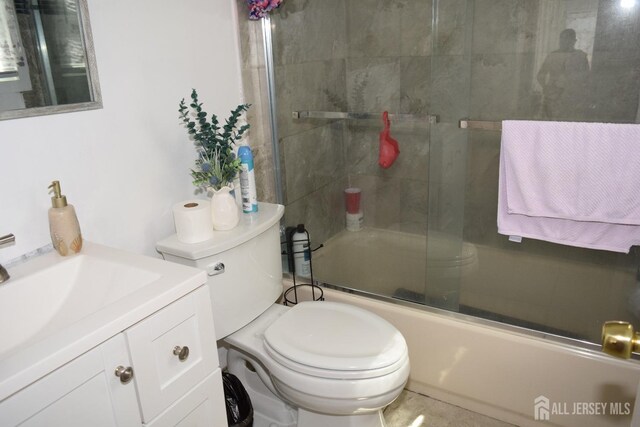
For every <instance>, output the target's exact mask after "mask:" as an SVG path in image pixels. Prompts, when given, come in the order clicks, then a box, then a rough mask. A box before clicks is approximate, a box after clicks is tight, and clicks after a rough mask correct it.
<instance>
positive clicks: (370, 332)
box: [157, 203, 409, 427]
mask: <svg viewBox="0 0 640 427" xmlns="http://www.w3.org/2000/svg"><path fill="white" fill-rule="evenodd" d="M283 214H284V207H283V206H281V205H275V204H268V203H260V204H259V209H258V212H257V213H255V214H251V215H244V216H243V219H242V221H241V223H240V224H239V225H238V226H237V227H236V228H234V229H232V230H229V231H222V232H216V233H215V236H214V237H213V238H212V239H210V240H207V241H204V242H201V243H195V244H184V243H180V242H179V241H178V240H177V237H176V236H175V235H173V236H170V237H168V238H166V239H164V240H162V241H160V242H158V244H157V249H158V251H159V252H160V253H161V254H162V256H163V257H164V258H165V259H166V260H168V261H172V262H178V263H181V264H186V265H190V266H194V267H198V268H201V269H204V270H206V271H207V273H208V275H209V278H208V282H207V284H208V285H209V290H210V294H211V301H212V306H213V316H214V325H215V328H216V337H215V339H216V340H217V341H218V342H217V344H218V348H219V352H220V354H222V355H225V354H226V359H227V369H228V370H229V372H230V373H232V374H234V375H236V376H237V377H238V378H239V379H240V380H241V381H242V383H243V385H244V386H245V388H246V389H247V391H248V393H249V396H250V398H251V401H252V404H253V407H254V412H255V417H254V424H253V425H254V426H255V427H262V426H265V427H294V426H300V427H325V426H334V427H380V426H385V425H386V424H385V422H384V418H383V415H382V409H384V407H385V406H387V405H388V404H389V403H391V402H392V401H393V400H394V399H395V398H396V397H398V395H399V394H400V392H401V391H402V389H403V387H404V385H405V383H406V381H407V378H408V376H409V357H408V351H407V345H406V342H405V340H404V338H403V336H402V334H400V332H399V331H398V330H397V329H396V328H395V327H393V326H392V325H391V324H390V323H388V322H387V321H386V320H384V319H382V318H380V317H378V316H377V315H375V314H373V313H370V312H368V311H366V310H363V309H361V308H358V307H355V306H350V305H347V304H342V303H334V302H328V301H315V302H313V301H307V302H300V303H299V304H297V305H295V306H293V307H286V306H283V305H280V304H277V303H276V302H277V301H278V299H279V298H280V296H281V294H282V262H281V245H280V219H281V218H282V215H283ZM212 339H214V337H212ZM221 360H222V359H221ZM221 363H222V362H221Z"/></svg>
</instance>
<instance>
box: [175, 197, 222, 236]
mask: <svg viewBox="0 0 640 427" xmlns="http://www.w3.org/2000/svg"><path fill="white" fill-rule="evenodd" d="M173 220H174V222H175V225H176V234H177V236H178V240H179V241H180V242H182V243H198V242H204V241H205V240H209V239H211V238H212V237H213V224H212V223H211V202H209V201H208V200H200V199H197V200H185V201H184V202H180V203H176V204H175V205H173Z"/></svg>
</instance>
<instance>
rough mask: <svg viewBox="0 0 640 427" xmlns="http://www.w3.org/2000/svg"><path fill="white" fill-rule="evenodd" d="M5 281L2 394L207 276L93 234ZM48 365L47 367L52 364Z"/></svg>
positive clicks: (0, 328) (0, 301)
mask: <svg viewBox="0 0 640 427" xmlns="http://www.w3.org/2000/svg"><path fill="white" fill-rule="evenodd" d="M8 270H9V273H10V274H11V279H10V280H9V281H7V282H5V283H4V284H2V285H0V337H2V340H0V399H2V398H3V397H4V396H6V395H8V394H10V393H11V392H12V391H15V390H17V388H18V387H19V386H24V385H28V383H29V378H31V377H37V375H38V373H37V372H34V369H33V367H34V366H36V367H37V368H38V369H36V371H44V370H47V369H48V371H50V370H52V369H55V368H56V367H58V366H61V365H62V364H64V363H66V362H68V361H69V360H70V359H69V357H70V355H72V354H74V355H78V354H81V353H82V352H85V351H88V350H90V349H91V348H93V347H95V346H96V345H98V344H100V343H101V342H103V341H105V340H106V339H108V338H110V337H111V336H113V335H115V334H117V333H118V332H120V331H122V330H124V329H126V328H127V327H129V326H131V325H132V324H134V323H136V322H138V321H140V320H142V319H143V318H145V317H147V316H149V315H151V314H153V313H154V312H155V311H157V310H159V309H160V308H162V307H164V306H165V305H167V304H168V303H170V302H171V301H174V300H176V299H178V298H180V297H181V296H183V295H185V294H186V293H188V292H190V291H192V290H194V289H196V288H197V287H199V286H200V285H202V284H204V283H205V282H206V278H207V276H206V273H205V272H204V271H201V270H198V269H194V268H191V267H187V266H183V265H179V264H175V263H169V262H166V261H163V260H161V259H156V258H151V257H146V256H142V255H137V254H132V253H128V252H125V251H121V250H117V249H113V248H109V247H106V246H102V245H98V244H95V243H91V242H85V244H84V247H83V249H82V252H81V253H79V254H77V255H72V256H69V257H62V256H60V255H58V254H57V253H56V252H55V251H52V252H49V253H46V254H44V255H41V256H38V257H35V258H32V259H30V260H28V261H26V262H24V263H22V264H19V265H17V266H15V267H13V268H8ZM48 371H47V372H48Z"/></svg>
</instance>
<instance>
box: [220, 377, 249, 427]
mask: <svg viewBox="0 0 640 427" xmlns="http://www.w3.org/2000/svg"><path fill="white" fill-rule="evenodd" d="M222 386H223V388H224V400H225V405H226V407H227V424H228V425H229V427H250V426H253V406H252V405H251V399H250V398H249V394H248V393H247V390H245V388H244V386H243V385H242V383H241V382H240V380H239V379H238V377H236V376H235V375H233V374H230V373H228V372H223V373H222Z"/></svg>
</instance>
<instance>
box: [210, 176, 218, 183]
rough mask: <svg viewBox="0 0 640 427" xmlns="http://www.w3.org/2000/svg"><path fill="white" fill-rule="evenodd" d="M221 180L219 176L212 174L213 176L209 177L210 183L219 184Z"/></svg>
mask: <svg viewBox="0 0 640 427" xmlns="http://www.w3.org/2000/svg"><path fill="white" fill-rule="evenodd" d="M219 182H220V180H219V179H218V177H217V176H212V177H211V178H209V184H211V185H218V183H219Z"/></svg>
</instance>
